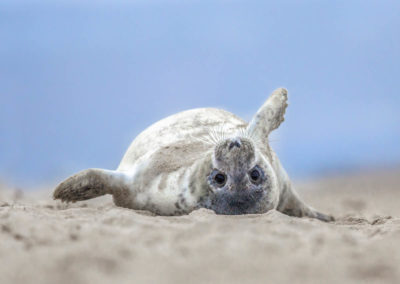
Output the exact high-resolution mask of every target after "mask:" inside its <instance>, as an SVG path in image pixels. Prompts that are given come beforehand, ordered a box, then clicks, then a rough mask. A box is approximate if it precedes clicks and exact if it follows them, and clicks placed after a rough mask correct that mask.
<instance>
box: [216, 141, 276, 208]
mask: <svg viewBox="0 0 400 284" xmlns="http://www.w3.org/2000/svg"><path fill="white" fill-rule="evenodd" d="M212 163H213V170H212V171H211V173H210V174H209V176H208V184H209V187H210V191H211V193H210V209H212V210H214V211H215V212H216V213H218V214H249V213H264V212H266V211H268V210H270V209H272V208H275V207H276V203H277V196H278V194H277V185H276V176H275V174H274V171H273V169H272V167H271V165H270V164H269V161H267V160H266V159H265V158H264V155H262V154H261V153H260V151H259V150H258V149H257V147H256V143H254V142H253V141H252V140H251V139H249V138H244V137H234V138H228V139H224V140H223V141H221V142H220V143H218V144H217V145H216V146H215V148H214V152H213V157H212Z"/></svg>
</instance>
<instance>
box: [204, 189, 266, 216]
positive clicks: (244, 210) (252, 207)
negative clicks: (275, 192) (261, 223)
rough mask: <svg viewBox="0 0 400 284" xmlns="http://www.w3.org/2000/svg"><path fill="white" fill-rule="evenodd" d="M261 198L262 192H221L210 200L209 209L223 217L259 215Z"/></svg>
mask: <svg viewBox="0 0 400 284" xmlns="http://www.w3.org/2000/svg"><path fill="white" fill-rule="evenodd" d="M262 197H263V192H262V191H253V192H248V191H242V192H221V193H218V194H216V195H215V197H214V198H213V199H212V205H211V208H210V209H212V210H214V211H215V213H217V214H224V215H240V214H252V213H259V212H258V211H259V208H260V206H259V205H260V202H261V200H262Z"/></svg>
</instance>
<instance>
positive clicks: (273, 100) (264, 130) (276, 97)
mask: <svg viewBox="0 0 400 284" xmlns="http://www.w3.org/2000/svg"><path fill="white" fill-rule="evenodd" d="M287 106H288V104H287V90H286V89H284V88H279V89H276V90H275V91H274V92H273V93H272V94H271V95H270V96H269V98H268V99H267V101H266V102H265V103H264V104H263V105H262V107H261V108H260V109H259V110H258V111H257V113H256V115H255V116H254V117H253V119H252V120H251V121H250V123H249V125H248V126H247V132H248V133H249V134H250V136H251V137H253V138H255V139H256V140H258V141H260V142H264V143H265V141H267V139H268V135H269V133H270V132H271V131H272V130H274V129H276V128H278V127H279V125H280V124H281V123H282V122H283V121H284V119H285V118H284V115H285V111H286V107H287Z"/></svg>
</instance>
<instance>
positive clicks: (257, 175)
mask: <svg viewBox="0 0 400 284" xmlns="http://www.w3.org/2000/svg"><path fill="white" fill-rule="evenodd" d="M250 178H251V180H252V181H258V179H259V178H260V172H259V170H256V169H254V170H252V171H251V172H250Z"/></svg>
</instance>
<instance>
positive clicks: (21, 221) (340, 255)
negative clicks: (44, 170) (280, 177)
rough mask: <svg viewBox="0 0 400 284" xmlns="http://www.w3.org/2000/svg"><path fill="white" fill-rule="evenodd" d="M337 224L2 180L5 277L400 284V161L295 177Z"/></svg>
mask: <svg viewBox="0 0 400 284" xmlns="http://www.w3.org/2000/svg"><path fill="white" fill-rule="evenodd" d="M294 184H295V185H296V188H297V191H298V192H299V194H300V195H301V196H302V198H303V199H304V200H305V201H306V202H307V203H308V204H310V205H312V206H313V207H314V208H317V209H319V210H320V211H322V212H325V213H330V214H333V215H334V216H335V217H336V221H335V222H334V223H323V222H320V221H318V220H313V219H307V218H301V219H300V218H293V217H289V216H286V215H283V214H281V213H279V212H277V211H271V212H269V213H267V214H263V215H245V216H221V215H215V214H214V213H213V212H212V211H209V210H198V211H195V212H192V213H191V214H190V215H187V216H182V217H161V216H153V215H151V214H150V213H148V212H139V211H134V210H129V209H124V208H119V207H116V206H114V205H113V204H112V202H111V198H110V197H109V196H106V197H102V198H98V199H97V200H93V201H89V202H80V203H76V204H69V205H67V204H62V203H60V202H58V201H57V202H56V201H53V200H52V199H51V191H52V190H51V189H48V190H43V191H35V192H33V193H26V192H15V191H13V190H12V189H10V188H6V187H5V186H3V187H2V188H1V189H0V283H2V284H8V283H15V284H18V283H24V284H25V283H52V284H53V283H60V284H61V283H75V284H80V283H400V206H399V200H400V186H399V184H400V170H394V171H386V172H366V173H362V174H353V175H349V176H341V177H337V176H336V177H329V178H322V179H319V180H314V181H308V182H294Z"/></svg>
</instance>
